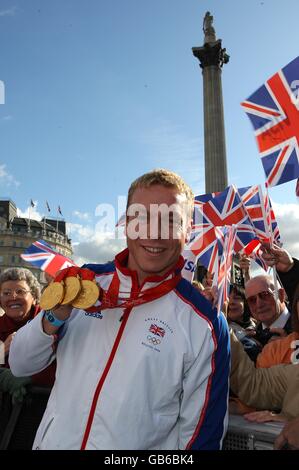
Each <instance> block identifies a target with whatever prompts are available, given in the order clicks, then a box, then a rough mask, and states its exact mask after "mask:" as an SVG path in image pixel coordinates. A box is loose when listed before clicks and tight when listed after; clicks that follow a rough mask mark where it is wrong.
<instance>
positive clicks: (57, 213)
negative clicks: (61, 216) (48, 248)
mask: <svg viewBox="0 0 299 470" xmlns="http://www.w3.org/2000/svg"><path fill="white" fill-rule="evenodd" d="M56 233H57V235H58V209H57V218H56Z"/></svg>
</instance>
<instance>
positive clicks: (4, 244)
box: [0, 199, 73, 284]
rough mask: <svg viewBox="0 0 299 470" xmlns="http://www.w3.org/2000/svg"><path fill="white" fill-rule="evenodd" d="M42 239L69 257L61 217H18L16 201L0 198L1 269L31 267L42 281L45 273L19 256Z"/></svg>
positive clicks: (70, 248) (69, 252)
mask: <svg viewBox="0 0 299 470" xmlns="http://www.w3.org/2000/svg"><path fill="white" fill-rule="evenodd" d="M40 239H42V240H44V241H46V242H47V243H49V244H50V245H51V246H52V247H53V248H54V249H55V250H56V251H58V252H59V253H61V254H62V255H64V256H67V257H69V258H71V257H72V253H73V251H72V245H71V240H70V238H68V236H67V234H66V223H65V221H64V220H57V219H49V218H44V219H42V220H41V221H38V220H33V219H31V220H30V221H29V219H27V218H23V217H18V216H17V208H16V205H15V203H14V202H13V201H12V200H10V199H6V200H0V272H2V271H4V270H5V269H7V268H12V267H25V268H28V269H30V271H32V272H33V273H34V274H35V276H36V277H37V279H38V280H39V281H40V282H41V283H42V284H43V283H44V282H45V278H44V273H43V272H42V271H40V270H39V269H37V268H34V267H33V266H32V265H31V264H30V263H26V261H24V260H22V258H21V257H20V255H21V254H22V253H24V251H25V249H26V248H27V247H28V246H30V245H31V244H32V243H33V242H34V241H36V240H40Z"/></svg>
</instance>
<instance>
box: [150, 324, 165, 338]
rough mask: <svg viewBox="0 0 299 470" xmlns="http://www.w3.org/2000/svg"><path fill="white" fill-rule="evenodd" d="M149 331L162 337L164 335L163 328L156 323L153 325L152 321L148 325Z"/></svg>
mask: <svg viewBox="0 0 299 470" xmlns="http://www.w3.org/2000/svg"><path fill="white" fill-rule="evenodd" d="M149 331H150V332H151V333H153V334H154V335H156V336H162V338H163V336H164V335H165V330H164V328H160V327H159V326H158V325H155V324H154V323H152V324H151V326H150V327H149Z"/></svg>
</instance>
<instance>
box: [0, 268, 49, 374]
mask: <svg viewBox="0 0 299 470" xmlns="http://www.w3.org/2000/svg"><path fill="white" fill-rule="evenodd" d="M39 298H40V285H39V282H38V281H37V279H36V277H35V276H34V275H33V274H32V273H31V271H29V269H23V268H11V269H7V270H6V271H4V272H3V273H2V274H1V275H0V306H1V307H2V309H3V310H4V315H2V316H1V317H0V340H1V341H2V342H4V354H5V363H6V365H8V364H7V357H8V353H9V348H10V344H11V341H12V338H13V336H14V334H15V332H16V331H17V330H18V329H19V328H21V327H22V326H24V325H25V324H26V323H27V322H28V320H31V319H32V318H33V317H34V316H35V315H36V314H37V313H38V312H39V306H38V303H39Z"/></svg>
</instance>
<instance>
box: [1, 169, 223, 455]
mask: <svg viewBox="0 0 299 470" xmlns="http://www.w3.org/2000/svg"><path fill="white" fill-rule="evenodd" d="M193 199H194V195H193V193H192V191H191V189H190V188H189V187H188V186H187V185H186V184H185V182H184V181H183V180H182V179H181V178H180V177H179V176H178V175H176V174H174V173H172V172H169V171H166V170H154V171H152V172H150V173H147V174H145V175H143V176H141V177H140V178H138V179H137V180H136V181H134V182H133V184H132V185H131V187H130V190H129V194H128V207H127V220H126V236H127V249H126V250H124V251H123V252H122V253H120V254H119V255H117V256H116V258H115V262H114V263H110V264H109V265H87V267H88V268H89V270H90V271H91V272H93V273H96V281H97V283H98V284H99V285H100V286H101V287H102V288H103V289H104V290H105V291H107V290H108V294H109V292H110V291H111V292H113V296H112V297H111V299H114V301H115V303H114V305H110V307H111V308H109V309H108V308H107V309H101V307H99V309H98V310H99V311H98V312H97V313H96V314H91V313H87V312H85V311H83V310H77V309H73V308H72V306H71V305H64V306H57V307H56V308H54V309H53V311H51V312H41V314H40V315H39V316H38V317H37V318H35V319H34V320H33V321H31V322H30V323H29V324H28V325H26V326H25V327H24V328H22V329H21V330H19V332H18V333H17V334H16V336H15V338H14V341H13V344H12V346H11V352H10V366H11V369H12V371H13V373H14V374H15V375H17V376H20V375H21V376H24V375H25V376H26V375H31V374H32V373H35V372H36V371H37V370H42V369H43V368H45V367H46V366H47V365H48V364H49V363H50V362H51V361H52V360H53V357H54V354H53V349H52V346H53V344H54V342H55V338H57V336H58V338H59V341H58V346H57V352H56V358H57V375H56V382H55V384H54V388H53V390H52V393H51V396H50V399H49V403H48V407H47V410H46V412H45V415H44V417H43V420H42V422H41V425H40V428H39V430H38V432H37V436H36V439H35V443H34V448H40V449H80V448H81V449H106V450H107V449H170V450H176V449H220V448H221V443H222V439H223V436H224V434H225V431H226V415H227V395H228V376H229V338H228V331H227V325H226V320H225V318H224V316H223V315H222V314H220V315H219V316H217V312H216V309H213V308H212V306H211V304H210V303H209V302H208V301H207V300H206V299H205V298H204V297H203V296H202V295H201V294H200V292H198V290H197V289H195V288H194V287H193V286H192V285H191V284H190V283H189V282H188V281H186V280H184V279H182V278H181V276H180V270H181V269H182V266H183V264H184V260H183V259H182V257H181V256H180V254H181V252H182V250H183V248H184V244H185V242H186V240H187V239H188V234H189V233H190V228H191V221H192V212H193ZM157 208H159V210H158V211H157V210H156V209H157ZM136 214H137V216H136ZM108 294H107V295H108Z"/></svg>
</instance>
